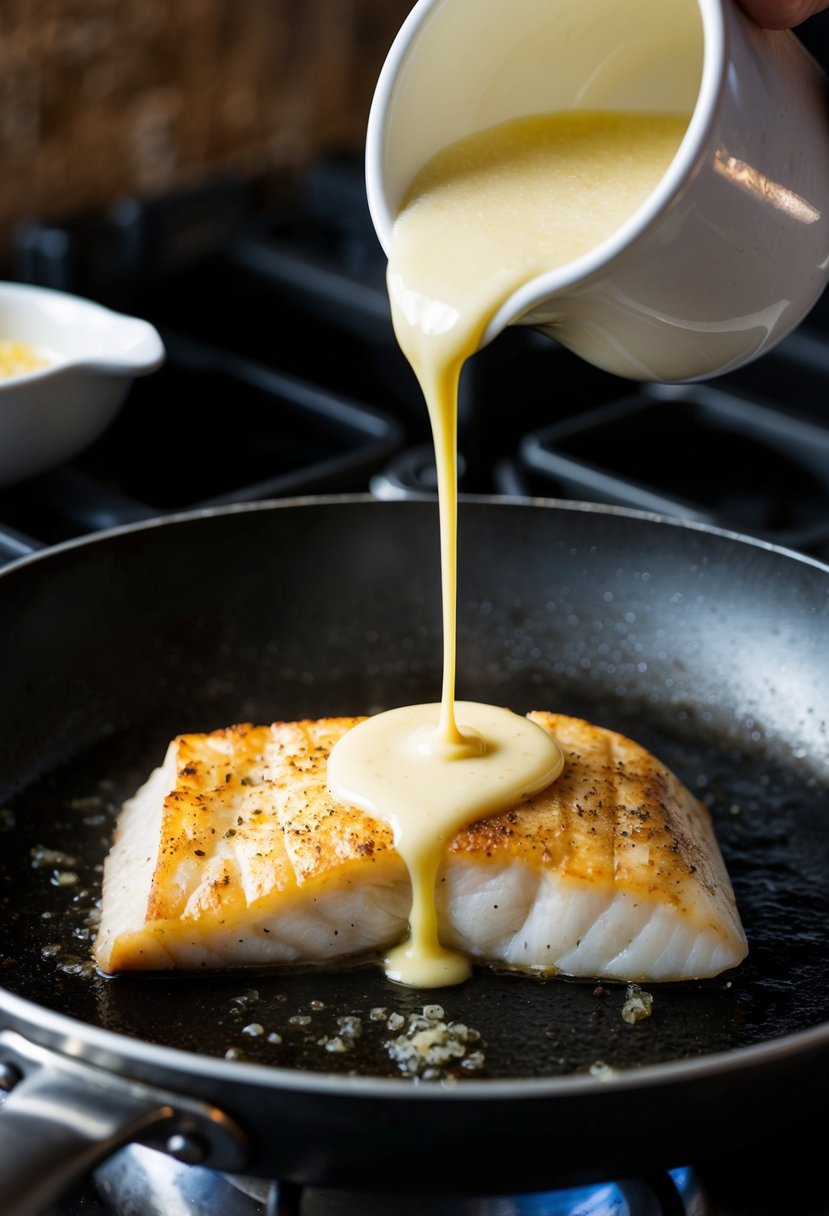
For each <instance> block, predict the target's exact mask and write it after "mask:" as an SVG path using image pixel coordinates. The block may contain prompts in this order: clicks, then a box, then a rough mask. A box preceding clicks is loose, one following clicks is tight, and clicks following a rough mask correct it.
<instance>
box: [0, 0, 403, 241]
mask: <svg viewBox="0 0 829 1216" xmlns="http://www.w3.org/2000/svg"><path fill="white" fill-rule="evenodd" d="M410 7H411V0H0V240H5V239H7V237H8V234H9V232H10V231H11V230H12V228H13V226H14V225H15V224H16V223H17V222H18V221H19V220H21V219H24V218H27V217H29V216H32V215H36V216H38V217H41V218H54V217H59V216H69V215H73V214H77V213H78V212H82V211H84V210H88V209H94V208H96V207H99V206H101V205H103V204H105V203H106V202H108V201H111V200H112V199H114V198H118V197H122V196H124V195H127V194H139V195H141V196H145V197H146V196H156V195H159V194H164V193H170V192H172V191H174V190H176V189H177V188H179V187H185V186H188V185H194V184H197V183H198V182H199V181H200V180H204V179H205V178H209V177H210V176H213V175H217V174H219V173H221V172H223V171H233V172H238V173H241V174H244V175H258V174H261V173H268V172H270V171H272V170H280V169H283V168H285V169H289V170H290V169H292V168H297V167H301V166H302V165H303V164H304V163H307V161H308V160H309V159H310V158H312V157H313V156H314V155H316V154H319V152H320V151H321V150H326V149H332V148H343V147H346V148H348V147H353V148H359V147H361V146H362V141H363V137H364V132H365V123H366V118H367V115H368V107H369V104H370V100H371V95H372V92H373V88H374V84H375V81H376V77H377V73H378V71H379V70H380V66H381V64H382V61H383V58H384V57H385V54H386V51H387V50H388V47H389V45H390V43H391V41H392V39H393V37H394V35H395V33H396V31H397V29H398V28H399V26H400V23H401V22H402V20H403V19H404V17H405V16H406V14H407V12H408V11H409V9H410Z"/></svg>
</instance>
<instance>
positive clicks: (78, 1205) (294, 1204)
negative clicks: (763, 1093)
mask: <svg viewBox="0 0 829 1216" xmlns="http://www.w3.org/2000/svg"><path fill="white" fill-rule="evenodd" d="M63 1212H64V1213H65V1216H169V1214H170V1213H171V1212H176V1213H178V1212H181V1213H182V1214H183V1213H185V1212H186V1213H187V1216H218V1214H219V1213H220V1214H221V1216H708V1214H709V1212H710V1209H709V1207H708V1206H707V1203H706V1199H705V1196H704V1194H703V1190H702V1188H701V1185H700V1182H699V1180H698V1178H697V1176H696V1174H695V1173H694V1172H693V1171H692V1170H690V1169H675V1170H671V1171H666V1172H665V1173H662V1174H656V1175H653V1176H650V1177H647V1178H644V1177H643V1178H636V1179H625V1180H620V1181H618V1182H597V1183H593V1184H589V1185H584V1186H579V1187H568V1188H566V1189H554V1190H550V1191H545V1192H541V1193H534V1194H526V1195H514V1196H493V1197H476V1198H472V1197H469V1198H464V1197H458V1196H453V1197H447V1198H434V1199H423V1198H416V1199H415V1198H411V1199H407V1198H405V1197H403V1196H399V1195H398V1196H389V1195H379V1196H375V1195H370V1194H362V1193H357V1194H351V1193H347V1192H344V1191H323V1190H319V1189H315V1188H307V1189H303V1188H299V1187H293V1186H284V1185H281V1186H280V1185H276V1184H273V1185H272V1184H269V1183H267V1182H263V1181H258V1180H256V1179H247V1178H237V1177H227V1176H225V1175H221V1174H215V1173H212V1172H211V1171H209V1170H205V1169H200V1168H198V1167H187V1166H182V1165H178V1164H177V1163H176V1162H175V1161H173V1160H171V1159H170V1158H168V1157H165V1156H164V1155H162V1154H160V1153H158V1152H155V1151H153V1150H151V1149H146V1148H141V1147H136V1146H133V1147H130V1148H128V1149H125V1150H122V1151H121V1152H120V1153H117V1154H115V1156H114V1157H112V1158H111V1159H110V1161H108V1162H107V1163H106V1164H105V1165H104V1166H102V1167H101V1168H100V1169H99V1170H98V1171H97V1172H96V1174H95V1176H94V1180H93V1181H92V1182H91V1183H90V1184H89V1186H88V1187H87V1188H86V1189H85V1192H84V1193H83V1194H78V1195H77V1196H76V1197H75V1198H74V1199H73V1200H72V1201H71V1202H70V1203H69V1205H68V1206H66V1207H65V1208H64V1209H63Z"/></svg>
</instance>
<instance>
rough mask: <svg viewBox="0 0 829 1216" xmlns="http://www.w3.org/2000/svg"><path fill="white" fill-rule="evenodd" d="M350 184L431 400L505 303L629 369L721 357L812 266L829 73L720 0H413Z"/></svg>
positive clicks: (823, 223)
mask: <svg viewBox="0 0 829 1216" xmlns="http://www.w3.org/2000/svg"><path fill="white" fill-rule="evenodd" d="M366 185H367V191H368V199H369V206H370V209H371V214H372V217H373V221H374V224H375V227H376V230H377V233H378V236H379V239H380V241H381V244H382V245H383V247H384V249H385V251H386V253H387V254H389V256H390V266H389V292H390V297H391V301H392V310H393V314H394V320H395V330H396V332H397V335H398V338H399V340H400V342H401V346H403V349H404V351H405V352H406V354H407V355H408V357H409V358H410V360H412V362H413V363H414V364H415V366H416V368H417V370H418V375H419V376H420V378H421V382H422V383H424V391H426V395H427V398H428V396H429V394H430V391H431V392H432V393H433V394H434V392H436V391H438V390H437V388H436V386H435V383H434V382H435V380H436V378H440V377H443V378H444V379H446V378H447V377H448V378H449V380H451V379H453V378H455V377H456V375H457V373H458V371H459V367H460V364H461V363H462V362H463V360H464V359H465V358H466V357H468V356H469V355H470V354H471V353H473V351H474V350H476V349H478V348H479V347H480V346H483V345H486V344H487V343H488V342H490V341H491V340H492V339H493V338H494V337H495V336H496V335H497V334H498V333H499V332H501V330H503V329H504V328H505V327H506V326H507V325H509V324H513V323H518V322H520V323H523V324H528V325H532V326H535V327H537V328H540V329H542V330H545V331H546V332H548V333H549V334H551V335H552V336H553V337H555V338H556V339H557V340H558V341H559V342H560V343H562V344H563V345H565V346H567V347H569V348H570V349H572V350H573V351H575V352H576V353H577V354H579V355H580V356H582V357H583V358H584V359H586V360H587V361H589V362H591V363H593V364H595V365H596V366H598V367H601V368H604V369H606V370H608V371H611V372H614V373H616V374H619V375H622V376H625V377H628V378H630V379H636V380H659V381H669V382H670V381H673V382H679V381H688V380H695V379H703V378H706V377H711V376H714V375H718V374H721V373H724V372H726V371H728V370H731V369H733V368H736V367H738V366H740V365H741V364H744V363H746V362H749V361H750V360H753V359H755V358H757V357H758V356H759V355H761V354H763V353H765V352H766V351H768V350H770V349H771V348H772V347H773V346H774V345H776V344H777V343H778V342H779V341H780V340H781V339H782V338H784V337H785V336H786V334H788V333H789V332H791V330H792V329H793V328H794V327H795V326H796V325H798V324H799V322H800V321H801V320H802V319H803V318H804V317H805V315H806V314H807V313H808V311H809V310H810V309H811V307H812V305H813V304H814V303H815V301H816V300H817V298H818V296H819V295H820V294H821V292H822V291H823V289H824V287H825V285H826V281H827V278H829V215H828V214H827V206H829V102H828V101H827V83H826V79H825V76H824V74H823V72H822V71H821V69H820V67H819V66H818V65H817V64H816V63H815V61H814V60H813V59H812V57H811V56H810V55H809V54H808V52H807V51H806V50H805V48H804V47H803V45H802V43H801V42H800V41H799V39H798V38H797V37H796V36H795V35H794V34H793V33H791V32H788V31H786V32H783V31H774V32H772V31H767V30H760V29H759V28H758V27H756V26H755V25H754V24H753V23H752V22H751V21H750V20H749V19H748V18H747V17H745V16H744V15H743V13H742V11H741V10H740V9H738V7H737V6H736V4H735V3H733V2H732V0H671V2H670V3H669V4H666V3H665V2H664V0H625V3H623V4H622V3H619V0H583V2H582V3H578V4H577V3H573V2H572V0H511V2H510V3H509V4H508V5H507V4H504V3H503V0H419V3H417V4H416V5H415V7H414V8H413V10H412V12H411V13H410V15H409V17H408V19H407V21H406V22H405V24H404V25H403V27H402V28H401V30H400V32H399V34H398V37H397V38H396V40H395V42H394V44H393V46H392V48H391V50H390V52H389V55H388V58H387V60H386V63H385V65H384V67H383V70H382V72H381V75H380V78H379V80H378V84H377V88H376V92H375V97H374V101H373V105H372V109H371V114H370V119H369V126H368V133H367V145H366ZM437 348H440V352H441V353H440V354H439V355H436V354H435V350H436V349H437ZM424 377H425V380H426V381H431V382H432V389H431V390H430V389H429V388H428V387H427V384H426V383H425V382H424ZM444 388H445V389H446V391H449V386H448V385H445V386H444Z"/></svg>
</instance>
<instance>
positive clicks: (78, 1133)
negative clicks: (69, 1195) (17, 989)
mask: <svg viewBox="0 0 829 1216" xmlns="http://www.w3.org/2000/svg"><path fill="white" fill-rule="evenodd" d="M0 1083H2V1087H3V1089H4V1090H6V1091H8V1096H7V1097H6V1098H5V1100H4V1102H3V1104H2V1106H0V1212H2V1213H3V1216H42V1214H43V1213H45V1212H47V1211H48V1210H49V1209H50V1208H51V1207H52V1206H53V1205H54V1204H55V1203H56V1201H57V1200H58V1199H60V1198H61V1196H63V1195H65V1194H66V1192H67V1191H68V1190H69V1189H70V1187H72V1186H73V1185H74V1184H75V1183H76V1182H78V1181H80V1180H81V1179H83V1178H84V1177H86V1175H87V1174H89V1172H90V1171H91V1170H92V1169H94V1167H95V1166H96V1165H98V1164H99V1163H100V1162H101V1161H104V1160H105V1159H106V1158H107V1157H109V1156H110V1155H111V1154H112V1153H113V1152H114V1151H115V1150H116V1149H118V1148H120V1147H122V1146H123V1145H125V1144H128V1143H133V1142H137V1143H141V1144H146V1145H148V1146H150V1147H152V1148H157V1149H162V1150H163V1151H166V1152H168V1153H170V1154H171V1155H172V1156H174V1157H176V1158H177V1159H178V1160H181V1161H187V1162H188V1163H190V1164H198V1165H205V1166H209V1167H210V1168H212V1169H218V1170H223V1171H226V1172H236V1173H238V1172H241V1171H243V1169H244V1166H245V1163H246V1159H247V1153H246V1141H245V1137H244V1135H243V1133H242V1132H241V1131H240V1129H239V1128H238V1127H237V1126H236V1125H235V1123H233V1121H232V1120H230V1119H228V1118H227V1116H225V1115H224V1114H223V1113H222V1112H221V1111H220V1110H217V1109H215V1108H213V1107H211V1106H209V1105H208V1104H206V1103H202V1102H198V1101H194V1100H192V1099H190V1098H183V1097H181V1096H179V1095H173V1094H169V1093H165V1092H163V1091H161V1090H157V1089H154V1088H153V1087H151V1086H148V1085H144V1084H143V1083H138V1082H133V1081H129V1080H127V1079H125V1078H122V1077H120V1076H116V1075H114V1074H111V1073H108V1072H106V1071H105V1070H103V1069H99V1068H94V1067H92V1066H90V1065H88V1064H85V1063H82V1062H80V1061H77V1060H74V1059H70V1058H69V1057H67V1056H64V1055H62V1054H60V1053H58V1052H53V1051H50V1050H48V1049H46V1048H42V1047H39V1046H37V1045H36V1044H32V1043H30V1042H29V1041H28V1040H26V1039H24V1038H23V1037H22V1036H21V1035H18V1034H16V1033H15V1032H12V1031H5V1032H3V1033H2V1034H0Z"/></svg>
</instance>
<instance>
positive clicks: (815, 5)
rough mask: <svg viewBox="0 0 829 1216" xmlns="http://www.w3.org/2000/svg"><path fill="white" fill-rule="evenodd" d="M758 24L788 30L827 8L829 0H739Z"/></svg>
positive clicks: (773, 28)
mask: <svg viewBox="0 0 829 1216" xmlns="http://www.w3.org/2000/svg"><path fill="white" fill-rule="evenodd" d="M740 4H741V5H742V7H743V8H744V9H745V11H746V12H747V13H748V15H749V17H753V18H754V20H755V21H756V22H757V24H758V25H762V26H763V27H764V28H765V29H770V30H788V29H792V28H793V27H794V26H796V25H800V24H801V23H802V22H803V21H806V20H807V18H809V17H814V16H815V14H816V13H821V12H823V11H824V9H827V8H829V0H740Z"/></svg>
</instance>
